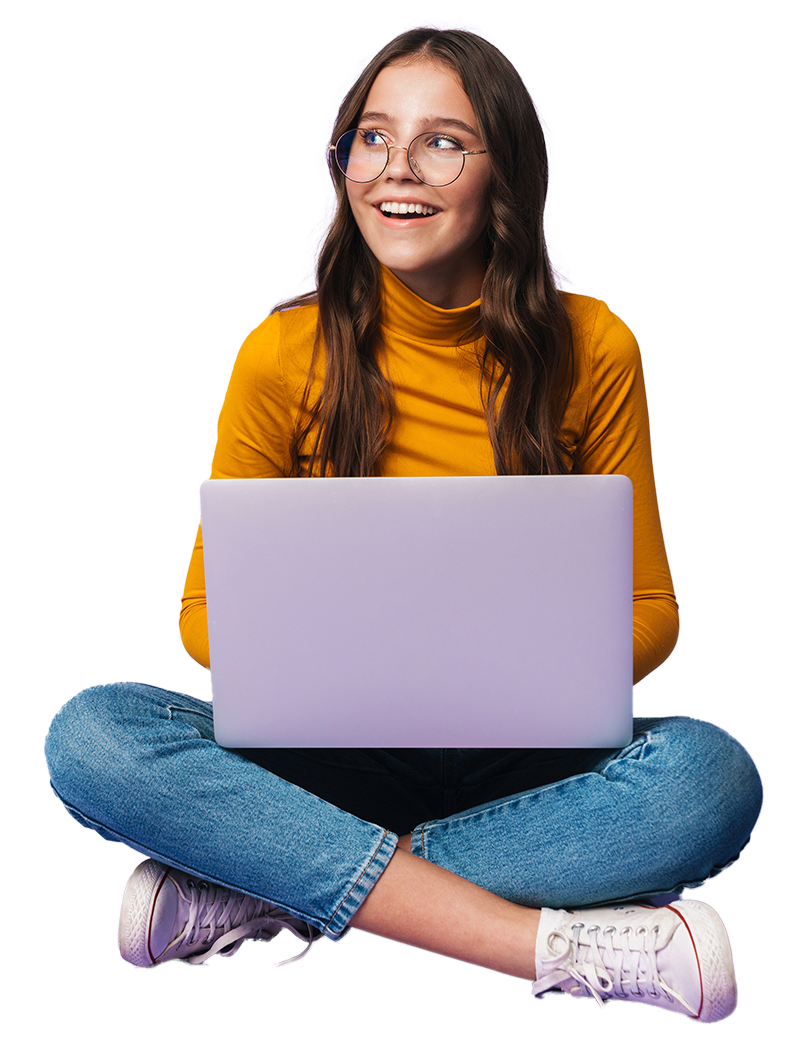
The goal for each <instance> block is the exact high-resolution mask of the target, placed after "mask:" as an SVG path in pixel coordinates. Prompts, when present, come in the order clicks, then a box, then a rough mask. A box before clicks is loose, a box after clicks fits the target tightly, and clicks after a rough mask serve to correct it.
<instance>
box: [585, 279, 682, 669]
mask: <svg viewBox="0 0 799 1048" xmlns="http://www.w3.org/2000/svg"><path fill="white" fill-rule="evenodd" d="M569 298H570V299H571V298H574V296H569ZM578 302H579V303H580V305H581V308H580V309H579V312H576V313H574V314H573V317H574V321H575V323H574V327H575V351H576V369H575V370H576V374H575V391H574V393H573V396H572V398H571V399H570V401H569V404H568V407H567V411H566V418H565V425H564V430H565V433H566V436H567V439H569V438H573V439H574V442H575V444H576V446H577V452H578V457H579V462H580V466H581V469H582V472H584V473H621V474H623V475H625V476H627V477H629V478H630V480H631V481H632V483H633V680H634V681H635V682H638V681H639V680H641V679H642V678H643V677H645V676H646V675H647V674H648V673H651V671H652V670H653V669H655V668H656V667H657V666H659V665H660V663H661V662H663V661H664V660H665V659H666V658H667V656H668V655H669V653H670V652H671V650H672V649H673V647H674V645H675V643H676V641H677V631H678V615H677V602H676V600H675V597H674V589H673V586H672V581H671V574H670V572H669V565H668V561H667V559H666V550H665V547H664V544H663V535H662V532H661V528H660V515H659V513H658V505H657V495H656V492H655V478H654V475H653V472H652V453H651V447H650V441H649V415H648V412H647V405H646V391H645V388H644V376H643V370H642V367H641V356H640V352H639V350H638V345H637V343H636V341H635V339H634V338H633V335H632V333H631V332H630V330H629V328H627V326H626V325H625V324H624V323H622V321H621V320H619V318H618V317H616V316H614V315H613V314H612V313H611V312H610V310H609V309H608V308H607V306H605V304H604V303H601V302H596V301H594V300H591V299H579V300H578Z"/></svg>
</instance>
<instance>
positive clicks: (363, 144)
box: [336, 128, 465, 186]
mask: <svg viewBox="0 0 799 1048" xmlns="http://www.w3.org/2000/svg"><path fill="white" fill-rule="evenodd" d="M464 159H465V158H464V155H463V150H462V149H461V147H460V146H459V145H458V143H457V142H456V141H455V140H454V139H453V138H450V137H449V136H448V135H443V134H440V133H438V132H435V131H434V132H429V131H428V132H426V133H425V134H423V135H418V136H417V137H416V138H414V140H413V141H412V142H411V144H410V145H409V146H408V164H409V165H410V168H411V171H412V172H413V173H414V174H415V175H416V177H417V178H418V179H419V181H421V182H424V183H425V184H426V185H428V186H447V185H449V184H450V182H454V181H455V179H456V178H457V177H458V175H459V174H460V173H461V171H462V170H463V164H464ZM388 161H389V147H388V143H387V142H386V140H385V139H384V138H383V136H382V135H380V134H378V133H377V131H369V130H367V129H365V128H354V129H353V130H352V131H347V132H345V133H344V134H343V135H342V136H341V138H340V139H339V140H338V142H337V143H336V163H337V164H338V166H339V170H340V171H341V173H342V174H344V175H346V176H347V178H348V179H350V181H351V182H374V180H375V179H376V178H379V177H380V175H382V173H383V172H384V171H385V169H386V167H387V166H388Z"/></svg>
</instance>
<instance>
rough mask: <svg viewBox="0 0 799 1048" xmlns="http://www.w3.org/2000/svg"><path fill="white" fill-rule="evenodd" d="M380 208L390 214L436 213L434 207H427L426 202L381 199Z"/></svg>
mask: <svg viewBox="0 0 799 1048" xmlns="http://www.w3.org/2000/svg"><path fill="white" fill-rule="evenodd" d="M380 210H381V211H383V212H385V214H390V215H407V214H411V215H414V214H415V215H434V214H435V213H436V209H435V208H434V207H428V206H427V204H406V203H404V202H403V203H398V202H397V201H396V200H391V201H388V200H385V201H383V203H382V204H381V205H380Z"/></svg>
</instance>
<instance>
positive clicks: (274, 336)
mask: <svg viewBox="0 0 799 1048" xmlns="http://www.w3.org/2000/svg"><path fill="white" fill-rule="evenodd" d="M296 312H299V311H296ZM305 312H307V311H305ZM281 320H282V316H281V314H273V315H272V316H270V317H268V318H267V320H265V321H264V323H263V324H261V326H260V327H259V328H256V330H255V331H253V332H252V334H251V335H250V336H249V337H248V338H247V340H246V341H245V343H244V345H243V346H242V347H241V350H240V351H239V355H238V357H237V358H236V363H235V365H234V367H233V374H232V376H231V379H230V385H229V386H228V391H227V395H226V396H225V402H224V404H223V406H222V411H221V414H220V416H219V429H218V439H217V445H216V451H215V453H214V460H213V466H212V469H211V477H212V478H231V477H282V476H285V475H286V473H287V471H288V463H289V457H288V447H289V441H290V439H291V434H292V429H293V421H292V414H291V410H290V408H289V406H288V398H287V396H286V393H285V382H284V376H283V373H282V367H281V359H280V334H281V327H282V324H281ZM312 333H313V327H312V328H311V338H312V337H313V334H312ZM311 344H312V341H311ZM180 635H181V638H182V640H183V644H184V646H185V648H186V650H187V651H188V653H189V654H190V655H191V656H192V658H193V659H196V660H197V662H199V663H200V664H201V665H203V666H205V667H206V668H208V667H209V666H210V657H209V654H208V618H207V613H206V603H205V567H204V562H203V537H202V525H201V526H200V528H199V530H198V532H197V541H196V542H195V544H194V551H193V553H192V557H191V562H190V564H189V572H188V576H187V578H186V587H185V590H184V593H183V602H182V608H181V613H180Z"/></svg>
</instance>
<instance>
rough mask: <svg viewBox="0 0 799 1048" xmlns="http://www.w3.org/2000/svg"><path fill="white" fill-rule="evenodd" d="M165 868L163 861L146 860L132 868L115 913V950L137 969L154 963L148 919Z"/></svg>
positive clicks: (161, 882) (164, 874) (149, 918)
mask: <svg viewBox="0 0 799 1048" xmlns="http://www.w3.org/2000/svg"><path fill="white" fill-rule="evenodd" d="M167 870H168V867H166V866H164V864H163V863H161V862H157V861H156V860H155V859H148V860H147V861H146V862H143V863H142V864H141V865H140V866H137V867H136V869H135V870H134V871H133V873H132V874H131V877H130V880H129V881H128V883H127V886H126V887H125V894H124V896H123V898H122V912H121V913H120V915H119V952H120V953H121V954H122V956H123V958H124V959H125V960H126V961H128V962H129V963H130V964H135V965H136V966H137V967H138V968H152V967H153V965H154V964H155V960H154V959H153V957H152V955H151V953H150V948H149V946H148V943H149V941H150V921H151V919H152V913H153V907H154V906H155V900H156V899H157V898H158V892H159V889H160V887H161V885H162V884H163V882H164V878H165V877H166V875H167Z"/></svg>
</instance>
